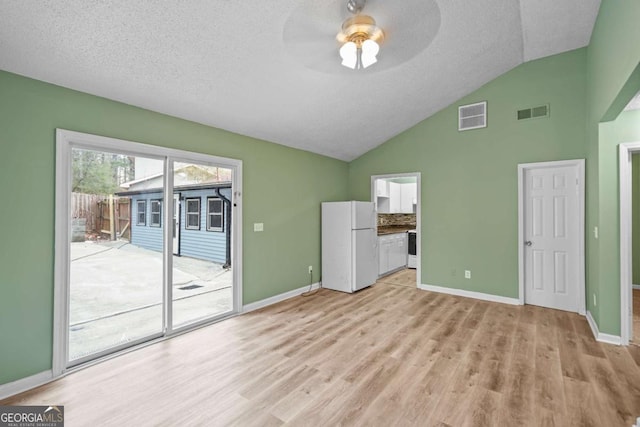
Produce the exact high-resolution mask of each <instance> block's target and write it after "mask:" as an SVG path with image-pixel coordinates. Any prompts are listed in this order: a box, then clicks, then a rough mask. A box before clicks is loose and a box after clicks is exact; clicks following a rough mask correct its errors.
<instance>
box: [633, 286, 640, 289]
mask: <svg viewBox="0 0 640 427" xmlns="http://www.w3.org/2000/svg"><path fill="white" fill-rule="evenodd" d="M631 287H632V288H633V289H640V285H631Z"/></svg>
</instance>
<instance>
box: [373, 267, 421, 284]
mask: <svg viewBox="0 0 640 427" xmlns="http://www.w3.org/2000/svg"><path fill="white" fill-rule="evenodd" d="M378 283H384V284H388V285H397V286H407V287H409V288H416V287H417V281H416V270H415V269H413V268H405V269H404V270H400V271H397V272H395V273H393V274H390V275H388V276H385V277H381V278H380V279H379V280H378Z"/></svg>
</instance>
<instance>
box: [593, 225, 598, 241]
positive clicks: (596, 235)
mask: <svg viewBox="0 0 640 427" xmlns="http://www.w3.org/2000/svg"><path fill="white" fill-rule="evenodd" d="M593 238H594V239H597V238H598V227H597V226H596V227H593Z"/></svg>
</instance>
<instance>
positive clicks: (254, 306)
mask: <svg viewBox="0 0 640 427" xmlns="http://www.w3.org/2000/svg"><path fill="white" fill-rule="evenodd" d="M319 287H320V282H316V283H314V284H312V285H311V290H314V289H318V288H319ZM308 290H309V285H307V286H303V287H301V288H298V289H294V290H292V291H288V292H284V293H282V294H278V295H274V296H272V297H269V298H265V299H263V300H260V301H256V302H252V303H250V304H247V305H244V306H242V312H243V313H248V312H250V311H254V310H258V309H260V308H263V307H267V306H269V305H272V304H276V303H278V302H280V301H284V300H286V299H289V298H293V297H297V296H298V295H301V294H303V293H305V292H307V291H308Z"/></svg>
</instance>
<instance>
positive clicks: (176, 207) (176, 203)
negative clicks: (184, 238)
mask: <svg viewBox="0 0 640 427" xmlns="http://www.w3.org/2000/svg"><path fill="white" fill-rule="evenodd" d="M173 226H174V227H175V230H176V233H175V236H173V242H172V243H173V254H174V255H180V193H176V192H174V193H173Z"/></svg>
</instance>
